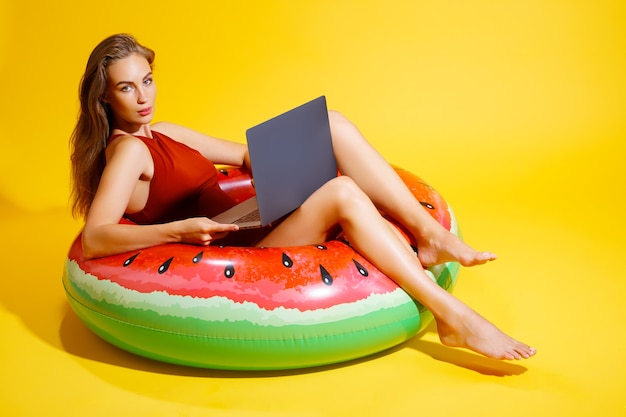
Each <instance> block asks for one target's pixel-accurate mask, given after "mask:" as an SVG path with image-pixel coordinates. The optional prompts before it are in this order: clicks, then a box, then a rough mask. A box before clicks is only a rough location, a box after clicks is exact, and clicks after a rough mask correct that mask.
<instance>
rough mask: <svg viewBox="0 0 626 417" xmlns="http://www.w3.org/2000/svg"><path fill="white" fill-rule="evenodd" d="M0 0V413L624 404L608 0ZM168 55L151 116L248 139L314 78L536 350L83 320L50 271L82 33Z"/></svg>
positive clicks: (69, 223) (322, 411) (378, 411)
mask: <svg viewBox="0 0 626 417" xmlns="http://www.w3.org/2000/svg"><path fill="white" fill-rule="evenodd" d="M39 3H40V4H38V3H37V2H33V1H17V0H12V1H8V0H0V83H1V85H2V90H1V92H0V230H2V243H0V249H1V253H2V255H1V256H0V259H1V260H2V269H1V270H2V286H3V287H2V290H0V383H1V385H2V387H3V389H2V390H1V391H0V392H1V393H0V411H2V414H3V415H7V416H30V415H64V416H74V415H76V416H100V415H101V416H129V415H136V416H140V415H142V416H143V415H146V416H148V415H149V416H204V415H211V416H222V415H223V416H230V415H249V416H262V415H272V416H276V415H289V416H296V415H302V416H324V415H338V416H339V415H342V416H343V415H368V416H369V415H381V416H382V415H464V416H474V415H476V416H484V415H489V414H494V415H495V414H505V415H509V416H518V415H519V416H522V415H528V414H532V413H535V414H536V413H546V414H550V415H564V416H565V415H567V416H587V415H603V416H623V415H626V400H624V387H625V386H626V359H624V352H625V351H626V336H624V333H625V332H624V323H625V322H626V313H625V311H626V310H625V307H624V299H625V295H626V283H625V275H626V274H625V273H624V263H623V261H624V251H625V249H626V245H625V244H624V235H625V233H626V227H625V226H624V219H623V215H624V212H625V205H624V192H625V191H626V174H625V173H624V168H623V164H624V158H625V157H626V144H625V140H626V117H625V116H626V115H625V113H626V112H625V104H626V99H625V97H626V77H625V74H626V29H625V28H624V21H626V7H625V6H624V3H623V2H622V1H619V0H616V1H609V0H595V1H591V0H581V1H576V0H560V1H559V0H554V1H551V0H528V1H508V0H503V1H486V0H482V1H461V0H459V1H441V2H432V1H422V0H415V1H394V0H387V1H384V2H383V1H356V0H355V1H329V0H316V1H300V2H298V1H286V0H285V1H233V2H226V1H220V2H216V1H185V0H179V1H168V2H160V1H152V2H148V3H146V2H128V1H127V0H123V1H122V0H112V1H107V2H84V1H67V2H44V1H41V2H39ZM116 32H130V33H132V34H134V35H135V36H136V37H137V38H138V39H139V40H140V41H141V42H143V43H145V44H146V45H148V46H150V47H152V48H153V49H155V50H156V52H157V60H156V80H157V85H158V88H159V101H158V110H157V119H159V120H170V121H176V122H179V123H182V124H186V125H188V126H191V127H194V128H197V129H199V130H202V131H204V132H206V133H210V134H213V135H216V136H221V137H226V138H231V139H234V140H237V141H243V140H244V132H245V129H246V128H247V127H249V126H251V125H253V124H256V123H258V122H261V121H263V120H265V119H266V118H268V117H271V116H274V115H275V114H277V113H280V112H282V111H285V110H287V109H288V108H290V107H292V106H295V105H297V104H300V103H302V102H304V101H306V100H308V99H311V98H313V97H315V96H317V95H320V94H325V95H326V96H327V97H328V101H329V105H330V107H332V108H335V109H338V110H341V111H342V112H344V113H345V114H346V115H347V116H349V117H350V118H351V119H352V120H353V121H355V122H356V123H357V124H358V125H359V126H360V127H361V129H362V131H363V132H364V133H365V135H366V136H367V137H368V138H369V139H370V140H371V142H372V143H373V144H374V145H375V146H376V147H377V148H378V149H379V150H380V151H381V152H382V153H383V154H384V155H385V157H387V159H388V160H389V161H390V162H392V163H394V164H397V165H400V166H402V167H404V168H407V169H409V170H411V171H413V172H415V173H417V174H420V175H421V176H423V177H424V178H425V179H426V180H427V181H429V182H430V183H431V184H432V185H434V186H435V187H436V188H437V189H438V190H439V191H440V192H442V194H443V195H444V196H445V197H446V198H447V199H448V201H449V202H450V203H451V205H452V206H453V208H454V209H455V211H456V213H457V216H458V217H459V221H460V224H461V227H462V229H463V231H464V234H465V237H466V239H467V240H468V241H469V242H470V243H471V244H472V245H474V246H477V247H479V248H485V249H490V250H493V251H495V252H497V253H498V254H499V255H500V259H499V260H498V261H497V262H495V263H492V264H490V265H487V266H483V267H478V268H472V269H464V270H462V271H461V275H460V280H459V285H458V286H457V289H456V292H455V293H456V295H458V296H459V297H460V298H462V299H463V300H465V301H466V302H468V303H469V304H470V305H472V306H474V307H475V308H476V309H477V310H478V311H480V312H482V313H483V314H484V315H485V316H487V317H489V318H491V319H492V320H493V321H494V322H495V323H496V324H497V325H499V326H500V327H501V328H503V329H504V330H506V331H507V332H510V333H511V334H512V335H514V336H516V337H518V338H520V339H522V340H524V341H527V342H529V343H530V344H532V345H534V346H536V347H537V348H538V352H539V353H538V354H537V356H536V357H535V358H533V359H531V360H528V361H524V362H514V363H500V362H493V361H490V360H486V359H483V358H481V357H478V356H476V355H474V354H471V353H469V352H465V351H459V350H451V349H447V348H444V347H442V346H441V345H439V344H438V342H437V338H436V335H435V333H433V332H432V329H431V331H430V332H428V333H427V334H425V335H424V336H423V337H422V338H416V339H413V340H411V341H409V342H407V343H404V344H403V345H400V346H399V347H398V348H396V349H392V350H391V351H389V352H384V353H382V354H379V355H376V356H374V357H371V358H367V359H364V360H359V361H354V362H350V363H347V364H342V365H338V366H332V367H325V368H322V369H313V370H302V371H293V372H276V373H273V372H267V373H247V372H240V373H237V372H216V371H210V370H196V369H188V368H183V367H176V366H170V365H166V364H161V363H156V362H152V361H148V360H144V359H142V358H138V357H135V356H133V355H130V354H127V353H125V352H122V351H120V350H118V349H116V348H113V347H111V346H109V345H108V344H106V343H105V342H102V341H100V340H99V339H97V338H96V337H95V336H93V335H92V334H91V333H89V332H88V331H87V330H86V329H85V328H84V327H83V326H82V324H81V323H80V322H79V321H78V319H77V318H76V316H75V315H74V314H73V313H72V312H71V310H70V309H69V307H68V305H67V302H66V301H65V295H64V293H63V289H62V286H61V282H60V276H61V270H62V265H63V259H64V256H65V253H66V251H67V249H68V247H69V245H70V242H71V240H72V239H73V237H74V236H75V235H76V234H77V232H78V230H79V228H80V222H79V221H75V220H73V219H72V218H71V216H70V215H69V212H68V210H67V201H68V190H69V176H68V171H69V163H68V145H67V139H68V137H69V135H70V133H71V130H72V128H73V124H74V122H75V120H76V111H77V88H78V81H79V78H80V76H81V75H82V72H83V70H84V66H85V63H86V60H87V57H88V54H89V52H90V51H91V49H92V48H93V47H94V46H95V45H96V44H97V43H98V42H99V41H100V40H101V39H103V38H104V37H106V36H108V35H110V34H112V33H116Z"/></svg>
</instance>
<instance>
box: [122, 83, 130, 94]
mask: <svg viewBox="0 0 626 417" xmlns="http://www.w3.org/2000/svg"><path fill="white" fill-rule="evenodd" d="M130 90H131V87H130V85H125V86H124V87H122V88H121V89H120V91H122V92H124V93H126V92H128V91H130Z"/></svg>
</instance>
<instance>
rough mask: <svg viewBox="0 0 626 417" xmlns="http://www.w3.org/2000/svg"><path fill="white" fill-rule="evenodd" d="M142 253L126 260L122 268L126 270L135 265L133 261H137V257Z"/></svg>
mask: <svg viewBox="0 0 626 417" xmlns="http://www.w3.org/2000/svg"><path fill="white" fill-rule="evenodd" d="M140 253H141V252H137V253H136V254H134V255H133V256H131V257H130V258H128V259H126V260H125V261H124V263H123V264H122V266H123V267H124V268H126V267H127V266H128V265H130V264H132V263H133V261H134V260H135V258H136V257H137V256H139V254H140Z"/></svg>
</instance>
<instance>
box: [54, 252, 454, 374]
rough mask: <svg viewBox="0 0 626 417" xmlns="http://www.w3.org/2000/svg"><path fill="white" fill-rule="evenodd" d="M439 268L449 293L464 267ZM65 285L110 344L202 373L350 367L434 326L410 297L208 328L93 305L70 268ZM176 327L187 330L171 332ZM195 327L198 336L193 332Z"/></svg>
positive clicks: (74, 303) (118, 307)
mask: <svg viewBox="0 0 626 417" xmlns="http://www.w3.org/2000/svg"><path fill="white" fill-rule="evenodd" d="M439 269H440V270H439V271H437V273H438V276H437V283H438V284H439V285H440V286H442V288H444V289H445V290H447V291H451V289H452V287H453V286H454V284H455V282H456V276H457V273H458V269H459V266H458V264H456V263H448V264H444V265H441V266H440V267H439ZM63 283H64V286H65V289H66V292H67V295H68V299H69V302H70V304H71V306H72V308H73V309H74V311H75V312H76V313H77V315H78V316H79V317H80V319H81V320H82V321H83V322H84V323H85V324H86V325H87V327H89V328H90V329H91V330H92V331H93V332H94V333H96V334H97V335H99V336H100V337H102V338H103V339H104V340H106V341H108V342H109V343H111V344H113V345H115V346H118V347H120V348H122V349H125V350H128V351H130V352H133V353H135V354H138V355H141V356H145V357H148V358H151V359H155V360H159V361H163V362H170V363H175V364H180V365H187V366H194V367H203V368H213V369H232V370H244V369H245V370H279V369H292V368H304V367H311V366H320V365H326V364H332V363H337V362H343V361H348V360H352V359H357V358H360V357H363V356H367V355H371V354H373V353H377V352H380V351H383V350H385V349H388V348H390V347H393V346H396V345H398V344H400V343H402V342H404V341H406V340H408V339H410V338H411V337H413V336H415V335H416V334H418V333H419V332H420V331H423V330H424V329H425V328H426V326H427V325H428V324H429V323H430V321H431V320H432V315H431V314H430V312H429V311H428V310H425V309H424V308H423V306H421V304H419V303H416V302H414V301H413V300H412V299H410V298H409V297H408V296H407V297H406V302H404V303H401V304H397V305H393V306H390V307H385V308H383V309H380V310H376V311H371V312H369V313H367V314H364V315H360V316H354V317H350V318H346V319H343V320H340V321H337V322H333V323H314V324H308V325H303V324H292V325H284V326H261V325H258V324H254V323H251V322H250V321H246V320H239V321H210V320H202V319H198V318H192V317H187V318H181V317H173V316H164V315H163V314H159V313H157V312H155V311H149V310H145V309H137V308H128V307H124V306H121V305H114V304H110V303H107V302H106V301H98V300H95V299H94V298H92V297H91V296H89V294H88V293H87V292H86V291H84V290H82V289H81V288H79V287H78V286H77V285H76V282H74V281H73V280H72V279H71V277H70V276H68V273H67V268H66V273H65V274H64V277H63ZM89 304H92V305H94V306H98V308H101V309H103V310H102V311H107V312H110V313H112V314H111V315H105V314H102V313H100V312H98V311H96V309H94V308H93V307H90V306H89ZM130 317H132V322H131V320H130V319H128V318H130ZM142 323H144V324H150V325H151V327H148V326H146V325H142ZM156 323H158V325H159V326H161V328H156V327H155V326H154V325H155V324H156ZM175 328H179V329H181V330H180V331H172V330H171V329H175ZM194 328H195V329H197V330H196V331H195V334H194V333H192V332H190V331H187V330H189V329H194ZM183 329H185V330H183ZM208 329H210V330H208Z"/></svg>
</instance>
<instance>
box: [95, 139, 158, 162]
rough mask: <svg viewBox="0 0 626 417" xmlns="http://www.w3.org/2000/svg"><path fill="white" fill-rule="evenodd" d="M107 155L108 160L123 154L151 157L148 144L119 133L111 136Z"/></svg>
mask: <svg viewBox="0 0 626 417" xmlns="http://www.w3.org/2000/svg"><path fill="white" fill-rule="evenodd" d="M105 153H106V157H107V160H110V159H111V158H113V157H114V156H119V155H122V154H123V155H132V156H134V157H140V156H143V155H146V156H149V155H150V151H149V150H148V147H147V146H146V144H145V143H144V142H143V141H142V140H141V139H140V138H138V137H136V136H133V135H130V134H128V133H119V134H115V135H113V136H111V138H110V139H109V143H108V145H107V147H106V151H105Z"/></svg>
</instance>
